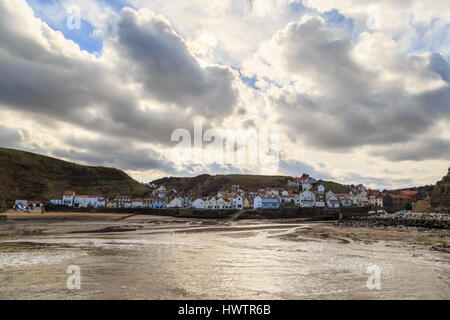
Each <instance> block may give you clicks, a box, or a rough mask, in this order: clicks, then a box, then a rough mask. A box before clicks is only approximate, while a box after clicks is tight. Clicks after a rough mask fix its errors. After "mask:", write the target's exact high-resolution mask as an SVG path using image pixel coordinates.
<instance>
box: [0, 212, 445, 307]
mask: <svg viewBox="0 0 450 320" xmlns="http://www.w3.org/2000/svg"><path fill="white" fill-rule="evenodd" d="M7 216H8V220H7V221H6V222H3V223H0V284H1V286H0V298H1V299H449V298H450V279H449V274H450V254H449V252H448V246H449V244H450V234H449V231H448V230H440V231H437V230H418V229H399V228H397V229H395V228H361V227H358V228H352V227H338V226H335V225H334V224H333V223H332V222H327V223H323V222H319V223H317V222H315V223H312V222H309V223H306V222H305V221H302V220H301V219H294V220H293V219H280V220H271V221H267V220H264V221H255V220H248V221H245V220H244V221H239V222H232V221H229V220H208V219H183V218H171V217H159V216H143V215H127V214H92V213H67V212H65V213H46V214H44V215H41V213H40V212H37V211H36V212H35V213H33V214H31V215H30V214H24V213H14V212H8V213H7ZM71 265H76V266H79V267H80V270H81V289H80V290H69V289H68V288H67V285H66V282H67V279H68V277H69V276H70V274H68V273H67V268H68V267H69V266H71ZM371 266H377V267H379V268H380V270H381V273H380V276H381V279H380V283H381V288H380V289H379V290H378V289H372V290H371V289H369V288H368V287H367V285H366V282H367V279H368V277H369V276H370V274H369V273H367V271H368V267H371Z"/></svg>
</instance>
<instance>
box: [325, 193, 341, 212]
mask: <svg viewBox="0 0 450 320" xmlns="http://www.w3.org/2000/svg"><path fill="white" fill-rule="evenodd" d="M326 200H327V206H328V208H339V199H338V197H337V196H336V195H335V194H334V193H333V192H332V191H328V192H327V194H326Z"/></svg>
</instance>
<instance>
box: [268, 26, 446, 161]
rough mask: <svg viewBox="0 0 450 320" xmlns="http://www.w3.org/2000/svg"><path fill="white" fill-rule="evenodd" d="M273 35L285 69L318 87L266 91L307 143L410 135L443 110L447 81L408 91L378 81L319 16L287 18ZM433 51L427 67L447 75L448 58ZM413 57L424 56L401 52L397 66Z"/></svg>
mask: <svg viewBox="0 0 450 320" xmlns="http://www.w3.org/2000/svg"><path fill="white" fill-rule="evenodd" d="M275 40H276V44H277V45H278V46H279V48H280V50H281V57H282V64H283V65H284V66H285V69H286V71H288V72H291V73H294V74H295V73H298V74H300V75H302V76H307V77H309V78H311V79H313V80H314V82H315V83H316V84H318V85H320V87H321V88H322V89H321V90H322V91H323V95H313V94H306V93H300V92H292V91H290V90H289V89H284V90H281V93H279V94H277V95H273V96H271V97H270V99H271V101H272V104H273V105H274V107H275V108H277V109H278V111H279V112H280V113H281V114H288V115H289V117H282V120H281V121H280V123H281V124H282V125H285V126H286V127H287V128H288V129H289V133H290V137H291V138H292V139H293V140H295V139H296V138H299V137H301V138H302V139H303V140H304V141H305V142H306V143H308V144H309V145H311V146H313V147H316V148H320V149H325V150H330V151H333V150H334V151H339V152H342V151H344V150H348V149H351V148H354V147H359V146H364V145H385V144H391V143H399V142H408V141H413V140H415V139H417V137H418V136H420V135H422V134H425V133H426V132H428V131H429V129H430V128H431V127H432V126H433V125H434V124H435V123H436V122H437V121H438V120H442V119H449V118H450V104H449V101H450V99H449V98H450V90H449V86H446V87H442V88H440V89H436V90H433V91H427V92H425V93H423V94H411V93H409V92H407V91H406V90H405V89H404V88H403V87H401V86H400V85H397V84H394V83H392V82H390V83H386V84H385V83H383V82H381V81H379V80H378V74H377V73H376V72H375V71H370V72H369V71H367V70H365V69H364V68H363V67H362V66H360V65H359V64H358V63H357V62H356V61H355V59H354V57H353V53H352V43H351V40H350V38H346V37H344V38H342V37H339V36H337V35H336V34H335V33H334V32H333V31H332V30H330V29H327V28H326V26H325V23H324V22H323V21H322V20H321V19H320V18H311V19H309V20H307V21H303V22H298V23H292V24H290V25H288V27H286V28H285V29H284V30H282V31H281V32H280V33H279V34H278V35H277V36H276V38H275ZM440 58H441V57H440V56H439V55H437V56H436V55H435V56H434V57H432V58H431V64H430V70H432V71H433V72H436V73H438V74H439V75H440V76H441V77H442V79H448V70H449V69H448V68H449V65H448V63H447V62H446V61H445V60H443V59H440ZM420 59H425V58H423V57H418V56H405V58H404V61H402V66H401V67H402V68H403V69H408V68H410V69H411V70H412V69H413V68H415V65H419V64H420V63H417V60H420ZM420 61H423V60H420ZM435 75H436V74H435ZM436 77H438V76H437V75H436Z"/></svg>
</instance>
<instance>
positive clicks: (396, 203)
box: [383, 194, 413, 211]
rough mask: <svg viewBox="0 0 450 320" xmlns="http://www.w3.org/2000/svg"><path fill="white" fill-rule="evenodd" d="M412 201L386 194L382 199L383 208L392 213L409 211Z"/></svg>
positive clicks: (400, 196) (402, 196)
mask: <svg viewBox="0 0 450 320" xmlns="http://www.w3.org/2000/svg"><path fill="white" fill-rule="evenodd" d="M412 202H413V201H412V199H411V198H410V197H408V196H405V195H401V194H387V195H386V196H384V198H383V207H384V208H387V209H392V210H394V211H399V210H405V209H408V210H409V209H411V207H412Z"/></svg>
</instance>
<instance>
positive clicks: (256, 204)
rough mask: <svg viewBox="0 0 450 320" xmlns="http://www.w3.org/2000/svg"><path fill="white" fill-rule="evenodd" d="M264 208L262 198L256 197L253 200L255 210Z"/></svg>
mask: <svg viewBox="0 0 450 320" xmlns="http://www.w3.org/2000/svg"><path fill="white" fill-rule="evenodd" d="M260 208H262V198H261V197H260V196H257V197H255V199H253V209H255V210H256V209H260Z"/></svg>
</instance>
